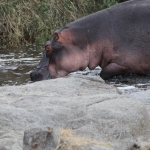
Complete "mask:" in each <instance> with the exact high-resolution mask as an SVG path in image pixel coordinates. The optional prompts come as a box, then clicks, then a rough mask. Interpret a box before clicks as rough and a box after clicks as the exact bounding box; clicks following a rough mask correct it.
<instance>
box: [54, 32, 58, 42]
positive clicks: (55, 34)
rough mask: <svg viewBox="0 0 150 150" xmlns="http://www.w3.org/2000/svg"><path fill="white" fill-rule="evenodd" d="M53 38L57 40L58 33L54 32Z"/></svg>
mask: <svg viewBox="0 0 150 150" xmlns="http://www.w3.org/2000/svg"><path fill="white" fill-rule="evenodd" d="M54 38H55V40H56V41H58V40H59V35H58V33H54Z"/></svg>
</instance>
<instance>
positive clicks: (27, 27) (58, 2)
mask: <svg viewBox="0 0 150 150" xmlns="http://www.w3.org/2000/svg"><path fill="white" fill-rule="evenodd" d="M118 2H120V1H119V0H1V1H0V45H2V44H3V45H9V46H16V45H20V44H29V43H35V42H36V43H44V42H45V41H46V40H48V39H50V38H51V35H52V33H53V32H54V31H55V30H56V29H58V28H61V27H63V26H64V25H65V24H66V23H69V22H71V21H73V20H76V19H77V18H81V17H83V16H85V15H88V14H90V13H92V12H96V11H98V10H101V9H103V8H107V7H109V6H111V5H114V4H117V3H118Z"/></svg>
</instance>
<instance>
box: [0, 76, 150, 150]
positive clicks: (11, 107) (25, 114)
mask: <svg viewBox="0 0 150 150" xmlns="http://www.w3.org/2000/svg"><path fill="white" fill-rule="evenodd" d="M0 97H1V98H0V114H1V115H0V147H1V149H2V148H3V149H6V150H22V149H23V150H29V149H30V150H32V149H34V150H51V149H54V148H55V147H56V146H58V145H59V146H60V145H62V146H65V143H67V145H70V147H71V148H72V149H73V148H74V147H76V149H77V150H78V149H86V150H88V149H91V150H97V149H100V150H105V149H107V150H111V149H114V150H128V149H129V148H131V147H134V146H135V145H136V144H137V145H139V146H141V147H144V146H145V145H147V144H148V143H149V140H150V137H149V136H150V134H149V131H150V116H149V113H150V105H149V101H150V90H146V91H141V92H134V93H131V94H123V95H122V94H121V93H120V92H118V90H117V88H116V87H114V86H113V85H107V84H105V82H104V81H103V80H102V79H101V78H100V77H98V76H93V77H91V76H83V75H75V76H68V77H65V78H59V79H53V80H46V81H41V82H36V83H32V84H28V85H20V86H7V87H0ZM60 130H61V131H60ZM62 131H63V132H62ZM24 132H25V134H24ZM60 133H61V136H60ZM65 135H67V136H65ZM44 137H45V138H44ZM66 137H70V138H69V139H67V138H66ZM60 139H61V141H60ZM77 139H78V140H80V143H79V142H75V141H76V140H77ZM58 143H59V144H58ZM59 146H58V147H57V149H59V150H61V149H63V148H62V147H61V146H60V147H59ZM66 149H67V148H66Z"/></svg>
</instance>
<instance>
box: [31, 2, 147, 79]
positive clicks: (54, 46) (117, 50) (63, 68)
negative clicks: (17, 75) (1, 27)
mask: <svg viewBox="0 0 150 150" xmlns="http://www.w3.org/2000/svg"><path fill="white" fill-rule="evenodd" d="M45 50H46V54H45V55H44V56H43V58H42V60H41V62H40V63H39V65H38V67H37V68H36V69H35V70H33V71H32V72H31V74H30V76H31V80H32V81H39V80H44V79H48V78H58V77H63V76H66V75H68V74H69V73H71V72H74V71H77V70H84V69H85V68H86V67H88V68H89V69H94V68H95V67H97V66H100V67H101V68H102V71H101V73H100V76H101V77H102V78H103V79H108V78H110V77H113V76H115V75H120V74H123V73H136V74H149V73H150V1H149V0H142V1H141V0H132V1H127V2H124V3H121V4H117V5H115V6H112V7H110V8H107V9H105V10H101V11H99V12H96V13H93V14H91V15H88V16H86V17H83V18H81V19H78V20H76V21H74V22H71V23H69V24H67V25H66V26H65V27H63V28H61V29H59V30H57V31H55V33H54V35H53V37H52V39H51V40H50V41H48V42H46V44H45Z"/></svg>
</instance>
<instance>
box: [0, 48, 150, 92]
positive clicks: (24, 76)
mask: <svg viewBox="0 0 150 150" xmlns="http://www.w3.org/2000/svg"><path fill="white" fill-rule="evenodd" d="M43 51H44V48H43V46H42V45H38V46H37V45H31V46H25V47H17V48H11V49H0V86H7V85H20V84H28V83H31V81H30V71H31V70H33V69H34V68H35V67H36V66H37V64H38V63H39V61H40V59H41V57H42V55H43ZM100 71H101V69H100V67H97V68H96V69H95V70H89V69H88V68H87V69H86V70H85V71H82V72H81V71H77V72H74V73H71V75H74V74H82V75H90V76H97V75H98V76H99V74H100ZM105 82H106V83H107V84H111V85H114V86H116V87H117V88H118V89H121V90H122V91H123V90H124V91H127V92H128V91H129V92H134V91H139V90H147V89H150V75H146V76H144V75H133V74H132V75H131V74H130V75H120V76H117V77H113V78H111V79H109V80H106V81H105Z"/></svg>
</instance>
